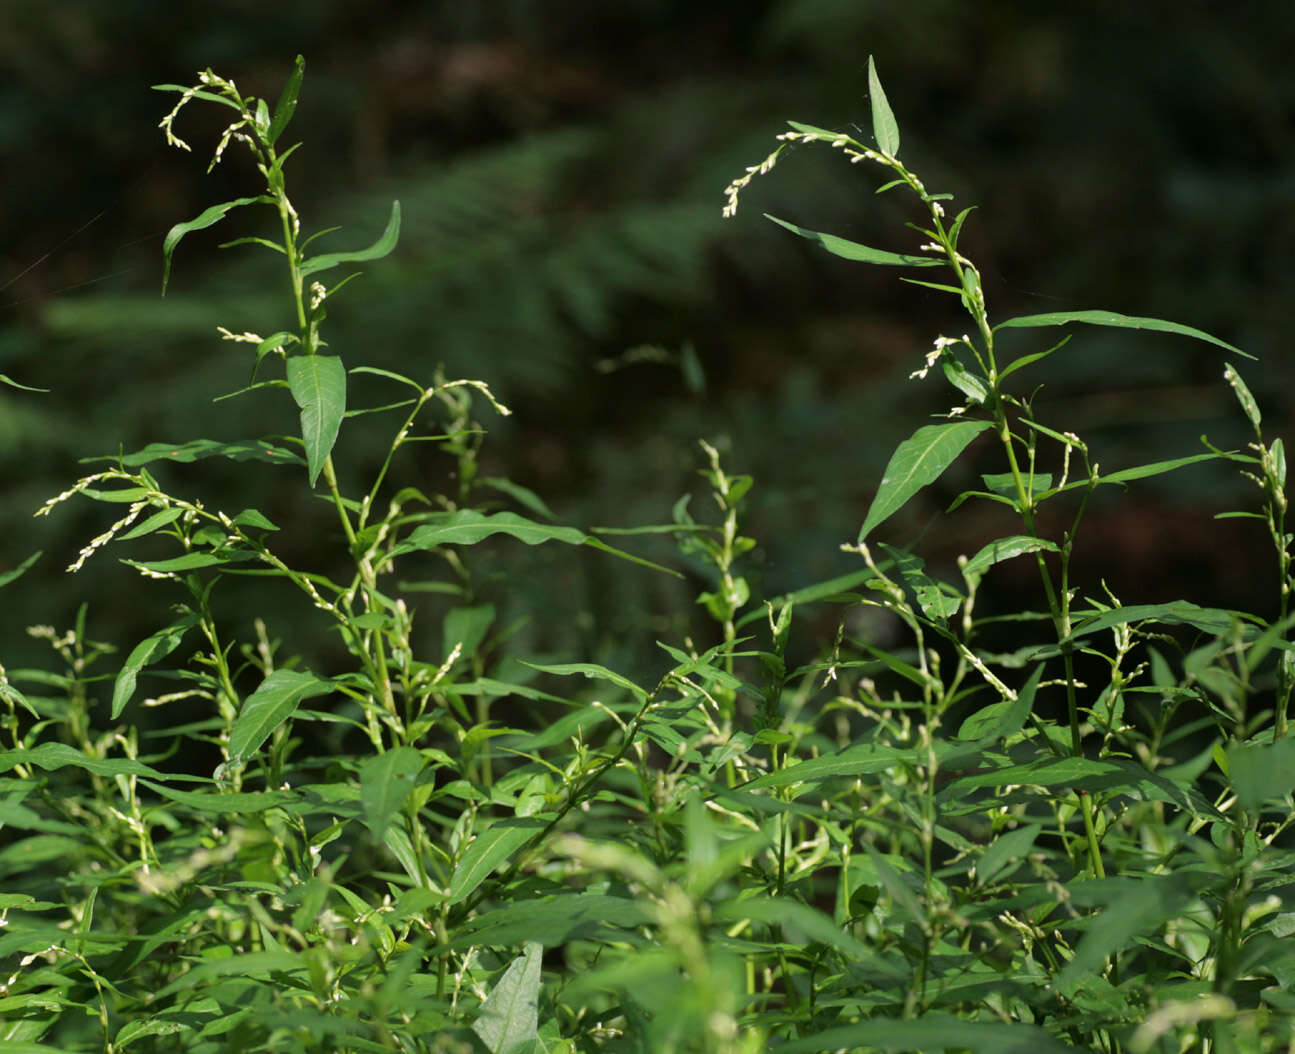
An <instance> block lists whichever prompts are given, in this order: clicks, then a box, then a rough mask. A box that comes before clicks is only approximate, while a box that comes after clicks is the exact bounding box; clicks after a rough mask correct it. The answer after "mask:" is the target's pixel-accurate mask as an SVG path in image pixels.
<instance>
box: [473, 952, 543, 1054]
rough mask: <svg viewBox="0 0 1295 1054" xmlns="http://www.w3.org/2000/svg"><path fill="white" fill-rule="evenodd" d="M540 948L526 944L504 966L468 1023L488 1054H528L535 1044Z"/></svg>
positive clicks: (541, 953) (541, 956)
mask: <svg viewBox="0 0 1295 1054" xmlns="http://www.w3.org/2000/svg"><path fill="white" fill-rule="evenodd" d="M543 955H544V946H543V945H542V944H538V943H536V942H535V941H527V942H526V944H525V945H523V948H522V954H521V955H519V956H517V958H516V959H514V960H513V961H512V962H511V963H509V964H508V969H506V970H505V971H504V972H503V975H502V976H501V977H500V978H499V980H498V981H497V982H495V987H494V988H493V989H492V990H491V992H490V995H489V996H487V997H486V1001H485V1003H484V1004H483V1005H482V1007H481V1014H480V1015H479V1016H478V1017H477V1019H476V1021H474V1022H473V1023H472V1031H473V1032H475V1033H476V1034H477V1036H478V1037H479V1038H480V1039H481V1042H483V1043H484V1044H485V1045H486V1047H487V1048H488V1049H489V1050H490V1052H491V1054H529V1052H530V1051H531V1050H532V1049H539V1048H535V1047H533V1046H532V1045H533V1044H537V1043H538V1042H539V1038H540V1034H539V1024H540V1011H539V1005H540V1003H539V1001H540V960H541V959H542V958H543Z"/></svg>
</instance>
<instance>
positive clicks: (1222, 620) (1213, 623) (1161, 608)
mask: <svg viewBox="0 0 1295 1054" xmlns="http://www.w3.org/2000/svg"><path fill="white" fill-rule="evenodd" d="M1252 618H1253V616H1247V615H1243V614H1242V613H1241V612H1237V611H1227V610H1225V609H1222V608H1203V607H1199V606H1197V605H1196V604H1193V603H1192V602H1191V601H1189V600H1172V601H1169V602H1168V603H1165V604H1130V605H1127V606H1125V607H1118V608H1112V609H1111V610H1110V611H1103V612H1100V613H1098V614H1096V615H1093V616H1092V617H1091V618H1089V617H1087V616H1085V615H1084V614H1083V613H1079V614H1076V615H1075V616H1074V620H1075V621H1074V628H1073V629H1072V630H1071V631H1070V636H1069V637H1068V638H1067V640H1068V641H1070V640H1074V639H1075V638H1076V637H1083V636H1087V635H1088V634H1089V633H1096V632H1098V631H1099V630H1104V629H1110V628H1111V627H1112V626H1123V625H1127V624H1128V623H1130V622H1142V621H1145V620H1151V621H1154V622H1162V623H1164V624H1166V625H1169V626H1194V627H1195V628H1196V629H1198V630H1201V631H1203V632H1205V633H1213V634H1218V635H1222V634H1225V633H1230V632H1231V631H1232V629H1233V627H1235V626H1236V625H1237V624H1238V623H1241V624H1242V626H1246V625H1247V620H1248V619H1252Z"/></svg>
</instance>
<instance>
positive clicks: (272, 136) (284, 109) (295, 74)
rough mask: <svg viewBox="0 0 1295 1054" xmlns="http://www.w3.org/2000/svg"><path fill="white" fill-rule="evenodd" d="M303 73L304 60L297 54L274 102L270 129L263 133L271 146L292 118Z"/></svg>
mask: <svg viewBox="0 0 1295 1054" xmlns="http://www.w3.org/2000/svg"><path fill="white" fill-rule="evenodd" d="M305 75H306V60H305V59H304V58H303V57H302V56H300V55H298V56H297V61H296V64H295V65H294V66H293V70H292V75H291V76H290V77H289V78H288V83H287V84H285V85H284V86H283V93H282V94H281V95H280V96H279V101H278V102H277V103H275V104H274V119H273V120H272V121H271V122H270V129H269V131H268V132H267V133H266V135H265V138H266V141H267V142H268V143H269V144H270V145H271V146H273V145H274V143H275V141H276V140H277V139H278V138H279V136H281V135H282V134H283V130H284V129H285V128H287V127H288V122H289V121H291V120H292V115H293V114H294V113H296V111H297V96H298V94H300V92H301V78H302V77H304V76H305Z"/></svg>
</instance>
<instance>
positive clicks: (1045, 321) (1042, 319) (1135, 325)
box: [994, 311, 1254, 359]
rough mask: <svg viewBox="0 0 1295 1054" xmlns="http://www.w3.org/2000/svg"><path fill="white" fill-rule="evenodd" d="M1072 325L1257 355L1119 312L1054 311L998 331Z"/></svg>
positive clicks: (1010, 323) (1175, 325) (1018, 320)
mask: <svg viewBox="0 0 1295 1054" xmlns="http://www.w3.org/2000/svg"><path fill="white" fill-rule="evenodd" d="M1070 322H1086V323H1087V324H1088V325H1090V326H1114V327H1116V328H1118V329H1150V330H1155V331H1156V332H1159V333H1176V334H1178V335H1179V336H1181V337H1191V338H1192V339H1193V340H1203V341H1205V342H1206V343H1207V344H1214V345H1217V346H1218V347H1220V348H1223V349H1224V350H1226V351H1231V352H1234V353H1235V354H1237V355H1241V356H1244V357H1245V358H1247V359H1253V358H1254V356H1253V355H1249V354H1247V353H1246V352H1244V351H1242V350H1241V349H1240V348H1238V347H1234V346H1233V345H1231V344H1229V343H1227V342H1226V341H1222V340H1219V338H1218V337H1212V336H1210V335H1209V334H1208V333H1206V332H1204V331H1203V330H1199V329H1194V328H1193V327H1191V326H1184V325H1182V324H1181V323H1178V322H1166V321H1164V320H1163V319H1159V318H1137V317H1135V316H1133V315H1121V314H1119V313H1118V312H1115V311H1052V312H1049V313H1047V314H1044V315H1021V316H1019V317H1017V318H1009V319H1008V320H1007V321H1006V322H1000V323H999V324H998V325H996V326H995V327H994V330H995V331H997V330H1000V329H1030V328H1034V327H1038V326H1064V325H1066V324H1067V323H1070Z"/></svg>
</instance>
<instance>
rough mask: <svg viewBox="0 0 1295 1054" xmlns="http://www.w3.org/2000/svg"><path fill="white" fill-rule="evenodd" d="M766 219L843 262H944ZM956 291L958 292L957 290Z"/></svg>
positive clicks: (774, 218) (891, 264)
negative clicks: (816, 244)
mask: <svg viewBox="0 0 1295 1054" xmlns="http://www.w3.org/2000/svg"><path fill="white" fill-rule="evenodd" d="M764 218H765V219H767V220H772V221H773V222H774V223H776V224H778V226H780V227H786V228H787V230H789V231H791V232H792V233H793V234H799V235H800V236H801V237H802V238H808V239H809V240H810V241H812V242H818V244H819V245H821V246H822V247H823V248H824V249H826V250H827V251H828V252H830V253H831V254H832V255H833V256H839V257H841V259H843V260H857V261H859V262H862V263H870V264H883V265H886V266H889V267H939V266H940V264H941V263H943V261H942V260H936V259H933V258H932V257H930V256H909V255H906V254H904V253H892V252H887V251H886V250H885V249H873V248H871V247H870V246H867V245H860V244H859V243H858V242H851V241H846V239H844V238H838V237H837V236H836V235H835V234H822V233H821V232H819V231H811V230H808V229H806V228H805V227H798V226H796V224H794V223H788V222H787V221H786V220H780V219H778V217H777V216H770V215H769V214H768V213H767V212H766V213H765V214H764ZM954 291H955V292H957V290H954Z"/></svg>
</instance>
